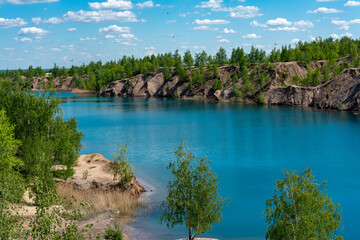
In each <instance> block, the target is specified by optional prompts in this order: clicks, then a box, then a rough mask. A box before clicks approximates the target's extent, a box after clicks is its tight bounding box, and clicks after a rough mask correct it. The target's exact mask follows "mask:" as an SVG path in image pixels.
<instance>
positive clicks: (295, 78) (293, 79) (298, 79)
mask: <svg viewBox="0 0 360 240" xmlns="http://www.w3.org/2000/svg"><path fill="white" fill-rule="evenodd" d="M291 82H292V83H293V84H295V85H299V84H300V82H301V78H300V76H299V74H297V73H296V75H295V76H294V77H293V78H292V80H291Z"/></svg>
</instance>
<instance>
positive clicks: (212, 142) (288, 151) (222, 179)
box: [62, 93, 360, 240]
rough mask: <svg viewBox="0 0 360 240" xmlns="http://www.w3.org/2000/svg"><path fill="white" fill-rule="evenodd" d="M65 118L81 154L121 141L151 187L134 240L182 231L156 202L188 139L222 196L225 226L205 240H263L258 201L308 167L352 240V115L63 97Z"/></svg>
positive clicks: (358, 152)
mask: <svg viewBox="0 0 360 240" xmlns="http://www.w3.org/2000/svg"><path fill="white" fill-rule="evenodd" d="M62 97H63V98H62V100H63V104H62V109H63V111H64V115H65V117H70V116H76V118H77V120H78V122H79V129H80V131H82V132H83V133H84V134H85V138H84V140H83V148H82V151H81V153H82V154H89V153H102V154H104V155H105V157H107V158H109V159H110V158H111V155H112V152H114V151H116V146H117V144H118V143H119V142H126V143H127V145H128V150H129V156H130V161H131V163H132V164H133V166H134V167H135V174H136V176H138V178H141V180H142V182H147V183H149V185H150V186H148V187H147V188H148V189H147V190H148V191H150V190H152V192H151V194H147V195H146V196H147V197H149V198H150V200H151V203H152V204H151V206H152V207H151V210H150V211H149V212H148V213H146V214H142V215H141V216H139V217H138V218H137V219H136V220H135V222H133V223H132V225H131V226H132V227H134V228H136V229H140V230H138V231H131V234H132V235H133V237H135V238H136V239H157V240H159V239H160V240H161V239H164V240H165V239H166V240H168V239H177V238H181V237H185V236H186V234H187V231H186V230H185V229H184V228H176V229H172V230H168V229H167V228H166V227H165V226H161V225H160V224H159V220H158V218H159V215H160V207H159V205H160V202H161V201H163V200H164V199H165V196H166V184H167V181H168V180H169V179H170V177H171V176H170V175H169V173H168V172H167V171H166V165H167V164H168V163H169V161H170V160H174V159H175V156H174V154H173V151H174V149H175V148H176V147H178V146H179V145H180V143H181V139H185V140H186V144H187V146H188V148H189V150H191V151H192V152H194V153H195V154H197V155H206V156H207V157H208V158H209V159H210V160H212V161H213V169H214V170H215V171H216V173H217V175H218V178H219V185H220V186H219V189H220V192H221V195H222V196H223V197H228V198H230V204H229V207H228V208H227V209H226V210H225V211H224V214H223V220H222V221H221V223H220V224H219V225H215V226H214V228H213V230H212V231H211V232H210V233H207V234H205V236H210V237H216V238H220V239H264V236H265V231H266V227H265V219H264V218H263V217H262V212H263V211H264V210H265V202H266V199H267V198H270V197H271V196H272V194H273V192H274V185H275V181H276V180H277V179H280V178H282V177H283V174H282V172H281V170H282V169H285V168H286V169H289V170H298V171H301V170H303V169H304V167H306V166H310V167H311V168H312V170H313V171H314V174H315V175H316V178H317V179H318V180H321V181H322V180H326V181H328V187H329V191H328V195H329V196H330V197H331V198H332V199H333V202H335V203H340V204H341V207H342V215H343V220H344V236H345V239H360V233H359V226H360V117H359V116H355V115H353V114H350V113H339V112H331V111H319V110H313V109H308V108H299V107H262V106H255V105H244V104H235V103H206V102H202V101H180V100H169V99H167V100H166V99H143V98H114V97H94V96H79V95H72V94H69V93H62Z"/></svg>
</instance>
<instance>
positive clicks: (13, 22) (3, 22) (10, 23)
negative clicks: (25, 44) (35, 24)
mask: <svg viewBox="0 0 360 240" xmlns="http://www.w3.org/2000/svg"><path fill="white" fill-rule="evenodd" d="M26 24H27V22H25V21H24V19H22V18H15V19H8V18H0V28H11V27H22V26H24V25H26Z"/></svg>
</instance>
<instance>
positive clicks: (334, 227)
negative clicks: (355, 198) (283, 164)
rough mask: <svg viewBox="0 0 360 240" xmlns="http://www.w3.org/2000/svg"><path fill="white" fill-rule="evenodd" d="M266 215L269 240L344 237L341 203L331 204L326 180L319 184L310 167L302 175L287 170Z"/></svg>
mask: <svg viewBox="0 0 360 240" xmlns="http://www.w3.org/2000/svg"><path fill="white" fill-rule="evenodd" d="M264 215H265V217H266V224H267V225H268V229H267V231H266V239H296V240H307V239H319V240H320V239H322V240H328V239H337V240H340V239H343V238H342V237H341V236H340V233H341V230H342V222H341V214H340V205H339V204H333V203H332V200H331V198H329V197H328V196H327V186H326V183H325V182H323V183H321V184H319V183H317V181H316V179H315V177H314V175H313V173H312V171H311V170H310V168H307V169H305V170H304V171H303V172H302V174H298V172H296V171H294V172H292V171H285V178H284V179H283V180H278V181H276V186H275V193H274V195H273V197H272V198H271V199H268V200H267V201H266V211H265V213H264Z"/></svg>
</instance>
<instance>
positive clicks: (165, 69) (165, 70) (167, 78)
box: [163, 67, 172, 82]
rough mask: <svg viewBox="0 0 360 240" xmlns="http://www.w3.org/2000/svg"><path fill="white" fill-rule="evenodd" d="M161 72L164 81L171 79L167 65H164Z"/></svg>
mask: <svg viewBox="0 0 360 240" xmlns="http://www.w3.org/2000/svg"><path fill="white" fill-rule="evenodd" d="M163 74H164V80H165V82H167V81H169V80H170V79H171V77H172V74H171V72H170V69H169V68H168V67H164V70H163Z"/></svg>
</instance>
